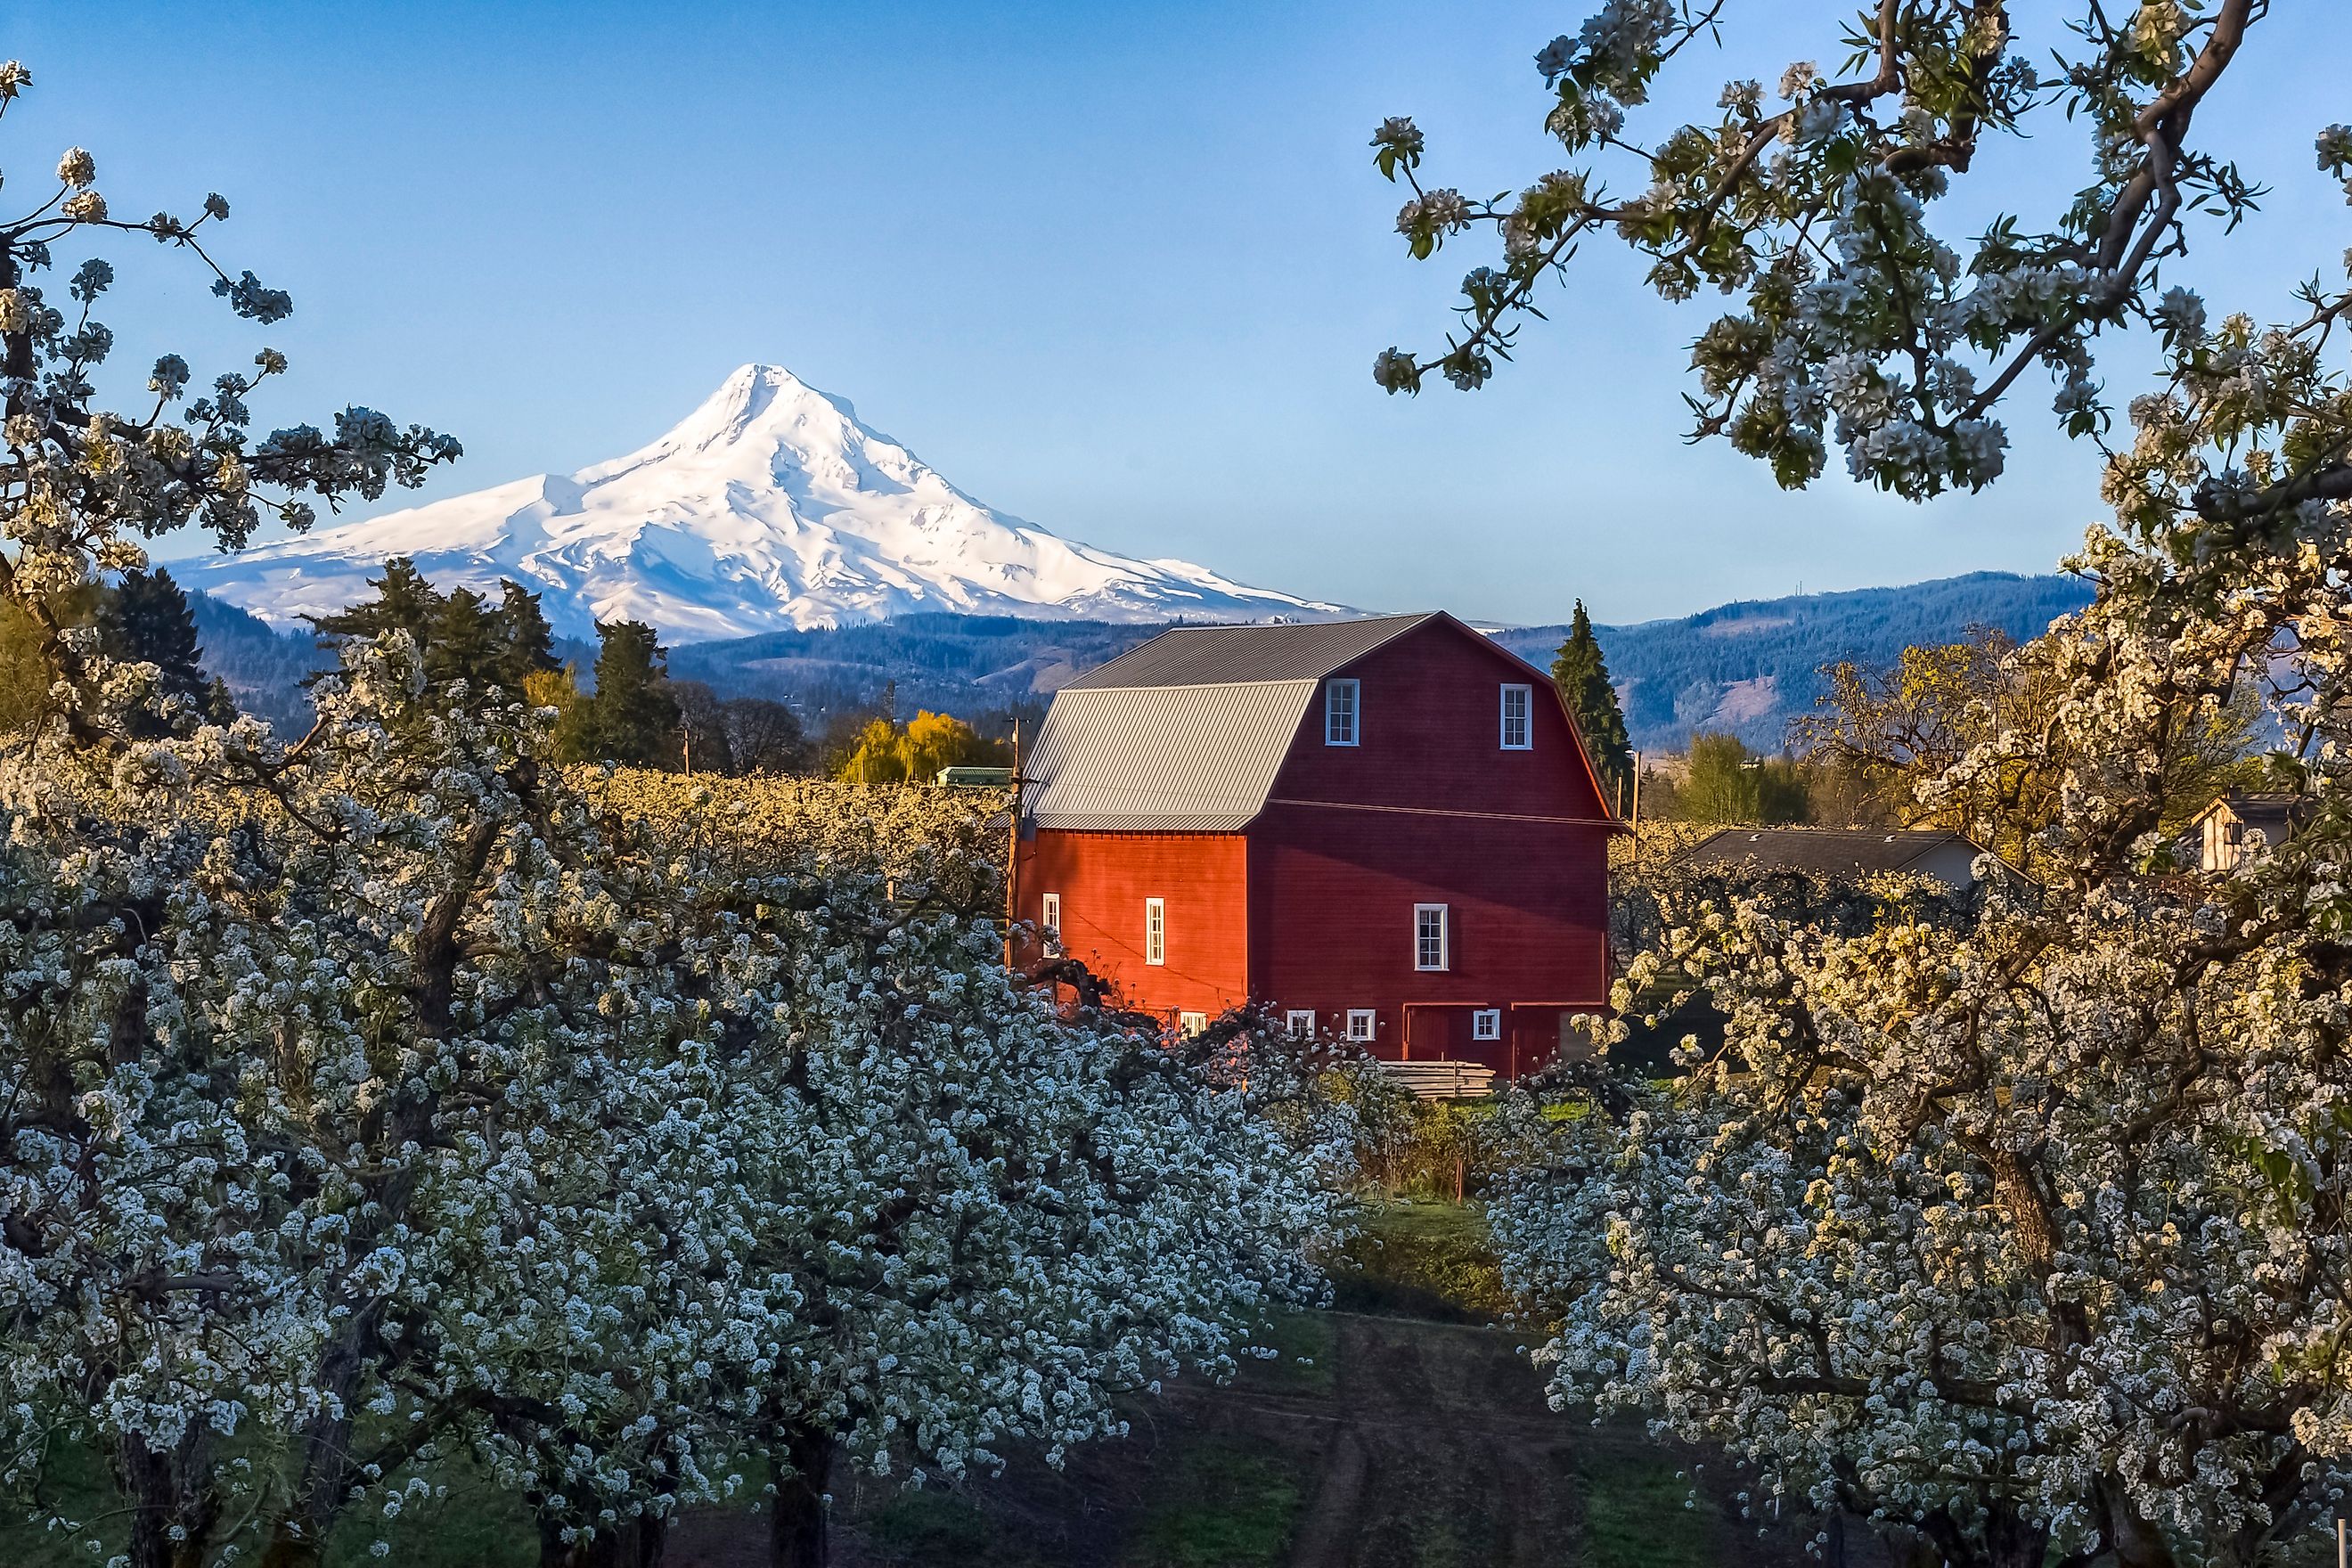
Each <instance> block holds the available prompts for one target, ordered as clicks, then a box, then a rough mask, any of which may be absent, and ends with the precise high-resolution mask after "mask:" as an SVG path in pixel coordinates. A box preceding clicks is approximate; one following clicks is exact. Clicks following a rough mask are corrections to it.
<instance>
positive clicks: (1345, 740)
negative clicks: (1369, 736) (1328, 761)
mask: <svg viewBox="0 0 2352 1568" xmlns="http://www.w3.org/2000/svg"><path fill="white" fill-rule="evenodd" d="M1343 691H1344V692H1346V693H1347V694H1348V700H1347V704H1346V709H1345V718H1346V720H1347V732H1346V733H1345V734H1342V733H1340V725H1339V721H1340V719H1341V717H1342V710H1341V706H1340V703H1339V694H1340V693H1341V692H1343ZM1363 742H1364V683H1363V682H1362V681H1360V680H1327V681H1325V682H1324V683H1323V743H1324V744H1325V745H1327V746H1360V745H1362V744H1363Z"/></svg>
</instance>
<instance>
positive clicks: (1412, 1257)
mask: <svg viewBox="0 0 2352 1568" xmlns="http://www.w3.org/2000/svg"><path fill="white" fill-rule="evenodd" d="M1331 1278H1332V1285H1333V1287H1334V1289H1336V1290H1337V1292H1338V1296H1337V1300H1338V1304H1339V1306H1341V1307H1343V1308H1346V1309H1349V1310H1353V1311H1370V1312H1386V1313H1392V1314H1395V1315H1397V1316H1401V1317H1409V1318H1433V1319H1436V1320H1439V1321H1446V1322H1492V1321H1496V1320H1497V1319H1499V1318H1501V1317H1503V1316H1504V1315H1505V1314H1507V1312H1509V1311H1510V1310H1511V1308H1512V1305H1513V1302H1512V1299H1511V1295H1510V1292H1509V1291H1508V1290H1507V1289H1505V1288H1504V1284H1503V1268H1502V1264H1501V1263H1500V1262H1499V1261H1498V1260H1497V1259H1496V1255H1495V1241H1494V1237H1493V1236H1492V1234H1491V1233H1489V1232H1488V1230H1487V1228H1486V1215H1485V1214H1484V1213H1483V1212H1482V1211H1481V1210H1480V1209H1479V1208H1478V1207H1477V1206H1476V1205H1468V1204H1451V1203H1404V1204H1391V1205H1384V1206H1382V1207H1380V1208H1377V1209H1374V1210H1372V1211H1370V1213H1369V1214H1367V1215H1365V1217H1364V1223H1363V1227H1362V1229H1361V1230H1360V1232H1359V1233H1358V1234H1357V1235H1356V1236H1355V1237H1353V1238H1352V1239H1350V1240H1349V1243H1348V1245H1347V1247H1346V1248H1345V1249H1344V1250H1343V1252H1342V1253H1341V1255H1340V1258H1339V1261H1338V1262H1337V1263H1335V1264H1334V1265H1333V1267H1332V1270H1331Z"/></svg>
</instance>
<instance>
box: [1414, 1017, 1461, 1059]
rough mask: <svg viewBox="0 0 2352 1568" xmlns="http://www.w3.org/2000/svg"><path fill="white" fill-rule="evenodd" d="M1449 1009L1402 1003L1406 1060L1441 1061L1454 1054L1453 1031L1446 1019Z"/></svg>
mask: <svg viewBox="0 0 2352 1568" xmlns="http://www.w3.org/2000/svg"><path fill="white" fill-rule="evenodd" d="M1451 1011H1452V1009H1450V1008H1446V1007H1430V1006H1424V1005H1420V1004H1417V1003H1412V1002H1408V1003H1406V1004H1405V1005H1404V1059H1405V1060H1407V1061H1409V1062H1434V1061H1443V1060H1444V1059H1445V1058H1448V1057H1451V1056H1452V1055H1453V1054H1454V1050H1453V1047H1454V1037H1453V1032H1452V1031H1451V1030H1450V1029H1449V1028H1448V1027H1447V1022H1448V1020H1447V1018H1446V1015H1447V1014H1448V1013H1449V1012H1451Z"/></svg>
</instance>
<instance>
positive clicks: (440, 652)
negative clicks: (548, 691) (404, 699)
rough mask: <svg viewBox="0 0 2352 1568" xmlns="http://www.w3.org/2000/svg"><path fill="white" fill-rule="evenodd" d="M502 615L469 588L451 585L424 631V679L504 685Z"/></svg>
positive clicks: (478, 686)
mask: <svg viewBox="0 0 2352 1568" xmlns="http://www.w3.org/2000/svg"><path fill="white" fill-rule="evenodd" d="M504 631H505V626H504V623H503V618H502V617H501V616H500V614H499V611H497V610H493V609H491V608H490V607H489V603H488V600H486V599H484V598H483V597H482V595H479V594H477V593H475V592H474V591H473V590H472V589H471V588H455V589H452V590H451V591H450V594H449V596H448V597H447V598H446V599H444V600H442V601H441V605H440V607H439V608H438V609H437V610H436V611H435V612H434V615H433V619H432V622H431V623H430V624H429V625H428V626H426V628H425V679H427V680H429V681H431V682H433V683H434V684H435V685H436V686H446V685H447V684H449V683H450V682H452V681H457V680H463V681H465V682H466V683H467V686H468V687H469V688H471V689H474V690H476V691H480V690H482V689H486V688H488V687H492V686H501V687H507V689H509V691H514V692H517V693H518V694H519V693H520V688H519V687H512V686H508V682H507V675H506V672H507V667H508V664H509V659H508V657H507V651H508V645H507V642H506V638H505V637H504V635H503V634H504Z"/></svg>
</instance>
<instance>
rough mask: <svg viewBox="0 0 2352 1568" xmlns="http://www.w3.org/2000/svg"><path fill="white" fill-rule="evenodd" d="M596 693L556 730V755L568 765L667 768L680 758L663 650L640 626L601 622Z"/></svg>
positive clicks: (639, 623) (575, 707) (568, 714)
mask: <svg viewBox="0 0 2352 1568" xmlns="http://www.w3.org/2000/svg"><path fill="white" fill-rule="evenodd" d="M596 630H597V634H598V635H599V636H600V637H602V638H603V639H604V648H603V651H601V652H600V653H599V654H598V655H597V656H596V689H595V692H594V693H593V695H591V696H588V697H584V698H582V699H580V700H577V701H575V702H574V703H573V704H572V707H571V709H570V710H568V711H567V712H566V713H565V715H564V721H563V722H562V723H561V724H559V725H558V727H557V729H556V754H557V755H558V756H559V757H561V758H562V760H563V761H565V762H568V763H576V762H586V763H627V764H630V765H633V766H639V767H667V766H668V765H669V764H670V763H671V762H672V761H673V760H674V759H675V758H676V757H677V754H678V746H677V701H676V700H674V699H673V698H672V697H671V695H670V692H669V689H668V680H667V678H666V676H665V673H664V671H663V668H662V649H661V646H660V644H658V643H657V642H656V641H655V638H654V629H653V627H651V626H646V624H645V623H644V622H643V621H611V622H600V623H599V624H598V626H597V627H596Z"/></svg>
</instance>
